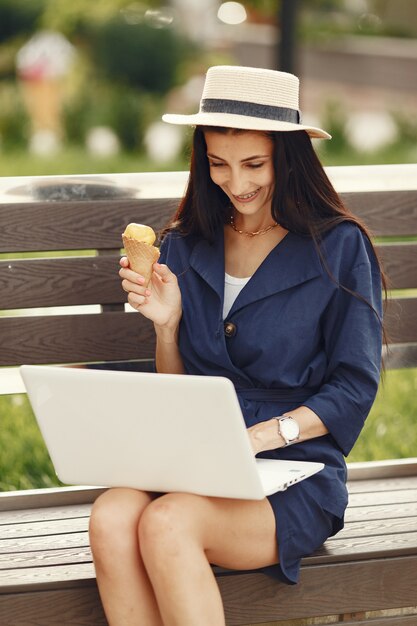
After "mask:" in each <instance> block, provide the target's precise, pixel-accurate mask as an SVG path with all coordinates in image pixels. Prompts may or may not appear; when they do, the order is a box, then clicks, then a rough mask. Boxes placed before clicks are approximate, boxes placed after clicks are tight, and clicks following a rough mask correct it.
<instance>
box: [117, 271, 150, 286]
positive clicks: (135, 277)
mask: <svg viewBox="0 0 417 626" xmlns="http://www.w3.org/2000/svg"><path fill="white" fill-rule="evenodd" d="M119 276H120V278H124V279H126V280H129V281H130V282H131V283H134V284H136V285H138V284H139V285H143V284H144V283H145V278H144V277H143V276H141V274H138V273H137V272H134V271H133V270H131V269H129V268H125V267H122V268H121V269H120V270H119Z"/></svg>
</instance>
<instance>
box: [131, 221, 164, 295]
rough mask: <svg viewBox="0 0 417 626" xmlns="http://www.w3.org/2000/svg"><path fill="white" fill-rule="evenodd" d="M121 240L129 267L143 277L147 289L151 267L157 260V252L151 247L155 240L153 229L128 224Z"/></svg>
mask: <svg viewBox="0 0 417 626" xmlns="http://www.w3.org/2000/svg"><path fill="white" fill-rule="evenodd" d="M122 239H123V245H124V248H125V250H126V254H127V258H128V259H129V265H130V267H131V268H132V270H133V271H134V272H137V273H138V274H140V275H141V276H143V277H144V279H145V287H147V286H148V283H149V281H150V279H151V276H152V266H153V264H154V263H155V262H156V261H157V260H158V259H159V250H158V248H156V247H155V246H154V245H153V243H154V241H155V239H156V235H155V232H154V230H153V228H151V227H150V226H146V225H145V224H135V223H131V224H128V225H127V226H126V228H125V231H124V233H123V234H122Z"/></svg>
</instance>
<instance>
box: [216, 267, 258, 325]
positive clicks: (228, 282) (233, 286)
mask: <svg viewBox="0 0 417 626" xmlns="http://www.w3.org/2000/svg"><path fill="white" fill-rule="evenodd" d="M251 278H252V277H251V276H248V277H247V278H236V276H230V275H229V274H226V272H225V274H224V304H223V319H226V317H227V316H228V314H229V311H230V309H231V308H232V306H233V302H234V301H235V300H236V298H237V297H238V295H239V293H240V292H241V291H242V289H243V287H244V286H245V285H246V283H247V282H249V281H250V279H251Z"/></svg>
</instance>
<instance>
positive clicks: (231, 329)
mask: <svg viewBox="0 0 417 626" xmlns="http://www.w3.org/2000/svg"><path fill="white" fill-rule="evenodd" d="M236 330H237V329H236V324H233V322H225V323H224V334H225V335H226V337H234V336H235V335H236Z"/></svg>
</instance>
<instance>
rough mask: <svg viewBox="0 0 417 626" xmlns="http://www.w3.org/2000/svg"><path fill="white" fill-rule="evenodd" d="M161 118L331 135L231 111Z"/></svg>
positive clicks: (322, 136) (182, 122)
mask: <svg viewBox="0 0 417 626" xmlns="http://www.w3.org/2000/svg"><path fill="white" fill-rule="evenodd" d="M162 120H163V121H164V122H167V123H168V124H180V125H183V126H224V127H226V128H241V129H243V130H265V131H268V130H276V131H283V132H289V131H297V130H305V131H306V133H307V134H308V135H309V136H310V137H312V138H314V139H331V138H332V136H331V135H329V133H326V131H325V130H322V129H321V128H316V127H314V126H304V125H303V124H292V123H291V122H280V121H278V120H268V119H264V118H259V117H250V116H247V115H235V114H232V113H195V114H194V115H180V114H174V113H165V115H163V116H162Z"/></svg>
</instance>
